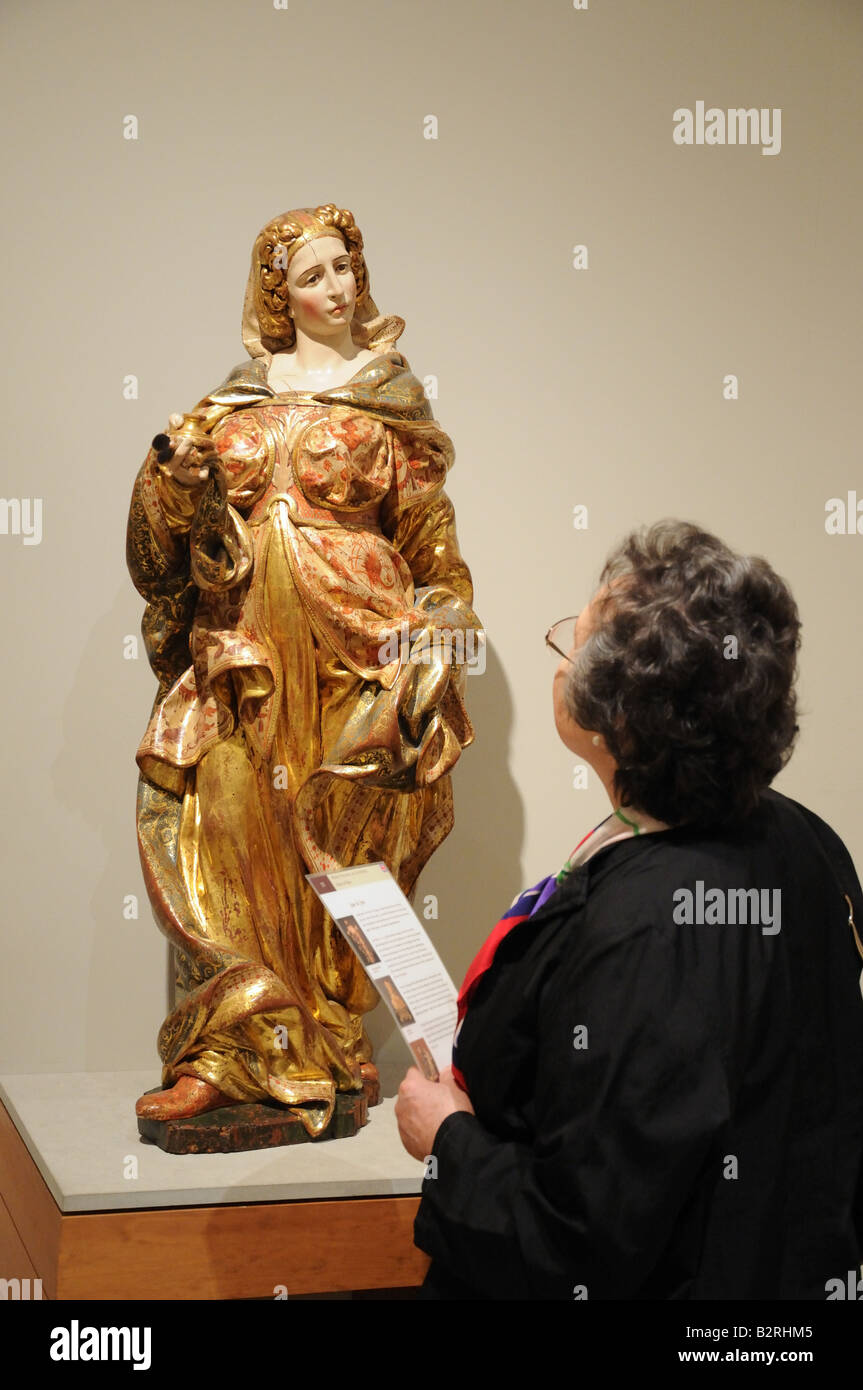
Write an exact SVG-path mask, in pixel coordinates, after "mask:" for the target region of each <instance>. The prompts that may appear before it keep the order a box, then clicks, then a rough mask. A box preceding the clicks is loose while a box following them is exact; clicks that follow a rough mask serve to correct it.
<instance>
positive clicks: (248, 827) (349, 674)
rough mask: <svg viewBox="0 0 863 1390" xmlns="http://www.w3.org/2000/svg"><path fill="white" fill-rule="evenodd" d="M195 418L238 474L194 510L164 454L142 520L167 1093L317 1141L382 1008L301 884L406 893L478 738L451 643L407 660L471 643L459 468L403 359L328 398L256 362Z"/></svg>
mask: <svg viewBox="0 0 863 1390" xmlns="http://www.w3.org/2000/svg"><path fill="white" fill-rule="evenodd" d="M193 413H194V414H195V415H196V417H197V419H198V420H199V422H200V424H201V428H202V429H204V430H205V431H206V432H208V433H209V434H210V437H211V440H212V444H213V446H214V447H215V450H216V452H217V454H218V457H219V460H220V467H219V468H218V469H214V470H211V477H210V479H209V481H208V482H207V483H206V484H204V485H201V486H198V487H196V488H194V489H189V488H185V487H183V486H182V485H181V484H179V483H178V482H176V480H174V479H173V478H172V477H171V476H170V475H169V473H168V471H167V470H166V469H165V468H164V467H163V466H160V465H159V463H158V460H157V458H156V456H155V453H153V452H152V451H151V453H150V454H149V455H148V458H147V460H146V461H145V463H144V465H143V467H142V469H141V472H140V473H139V475H138V479H137V482H136V485H135V491H134V495H133V500H132V510H131V514H130V519H129V546H128V556H129V567H130V570H131V573H132V577H133V579H134V582H135V585H136V587H137V588H138V590H139V592H140V593H141V594H142V595H143V596H144V598H146V599H147V602H148V607H147V610H146V613H145V617H144V623H143V631H144V635H145V639H146V642H147V648H148V652H149V655H150V660H151V664H152V665H153V668H154V670H155V671H156V673H157V675H158V676H159V680H160V688H159V693H158V696H157V699H156V703H155V706H154V710H153V715H152V718H151V720H150V724H149V727H148V729H147V732H146V734H145V735H144V738H143V740H142V743H141V746H140V748H139V750H138V764H139V767H140V770H141V783H140V788H139V802H138V826H139V843H140V848H141V858H142V865H143V868H144V874H145V878H146V881H147V886H148V891H149V894H150V898H151V902H152V904H153V907H154V910H155V913H156V917H157V920H158V921H159V924H160V926H161V927H162V929H163V931H165V933H166V935H167V936H168V938H169V939H170V940H171V942H172V943H173V944H174V945H175V947H176V948H177V959H178V965H179V973H180V983H181V985H182V986H183V989H184V991H185V994H184V997H183V998H182V999H181V1000H180V1002H179V1004H178V1005H177V1007H176V1008H175V1009H174V1010H173V1012H172V1013H171V1014H170V1015H169V1017H168V1018H167V1019H166V1020H165V1023H164V1024H163V1027H162V1030H161V1033H160V1036H159V1051H160V1055H161V1058H162V1061H163V1064H164V1066H163V1084H164V1085H166V1086H169V1085H172V1084H173V1083H174V1082H175V1081H176V1080H177V1078H178V1077H179V1076H181V1075H191V1076H196V1077H200V1078H202V1079H204V1080H206V1081H208V1082H210V1083H212V1084H213V1085H215V1086H217V1087H218V1088H219V1089H220V1090H221V1091H223V1092H224V1093H225V1094H226V1095H228V1096H230V1097H232V1098H234V1099H236V1100H243V1101H246V1100H259V1099H267V1098H274V1099H276V1100H278V1101H280V1102H282V1103H284V1104H287V1105H291V1106H297V1107H300V1108H299V1110H298V1113H299V1114H300V1116H301V1118H302V1120H303V1122H304V1124H305V1125H306V1128H307V1129H308V1130H309V1132H310V1133H316V1132H319V1131H320V1130H321V1129H322V1128H323V1127H324V1126H325V1125H326V1123H327V1122H328V1120H329V1117H330V1114H331V1113H332V1107H333V1104H334V1102H335V1094H336V1091H351V1090H354V1091H355V1090H357V1089H359V1088H360V1087H361V1084H362V1082H361V1077H360V1065H361V1063H362V1062H364V1061H368V1060H369V1059H370V1057H371V1050H370V1046H369V1043H368V1039H367V1037H366V1035H365V1031H364V1029H363V1014H364V1013H366V1012H367V1011H368V1010H369V1009H370V1008H372V1007H373V1006H374V1005H375V1003H376V1002H377V994H376V992H375V990H374V988H373V987H372V986H371V985H370V983H369V981H368V979H367V977H366V976H365V973H364V971H363V970H362V968H361V966H360V964H359V962H358V961H357V959H356V957H355V956H354V954H353V952H352V951H351V950H350V948H349V947H348V945H347V944H346V943H345V942H344V940H343V938H342V937H341V934H340V933H339V931H338V929H337V928H335V927H334V926H333V924H332V923H331V921H330V920H329V918H328V917H327V915H326V914H325V913H324V911H323V909H322V907H321V906H320V903H319V901H318V899H317V898H316V896H315V895H314V893H313V892H312V891H311V889H310V888H309V886H308V884H307V883H306V880H305V874H306V873H307V872H325V871H326V870H328V869H335V868H339V867H343V866H344V865H348V864H356V863H363V862H369V861H373V860H378V859H383V860H385V861H386V862H387V864H388V865H389V867H390V869H391V871H392V872H393V874H394V875H395V877H396V878H397V879H398V881H399V883H400V885H401V887H402V888H403V889H404V891H405V892H407V893H410V892H411V890H412V889H413V886H414V884H415V882H416V879H417V876H418V874H419V873H420V870H421V869H422V867H423V865H424V864H425V863H426V861H427V860H428V858H429V856H430V855H431V854H432V852H433V851H434V849H435V848H436V847H437V845H439V844H440V842H441V841H442V840H443V838H444V837H445V836H446V835H447V834H448V832H449V830H450V828H451V826H452V820H453V813H452V792H451V785H450V778H449V775H448V772H449V769H450V768H451V767H452V765H453V764H454V763H455V761H456V760H457V758H458V756H459V754H460V751H461V748H462V747H464V746H466V745H467V744H469V743H470V742H471V741H472V738H473V731H472V729H471V725H470V721H469V719H468V717H467V714H466V712H465V708H464V704H463V702H462V694H463V688H464V675H465V672H464V668H463V666H459V665H457V664H455V663H453V664H450V662H449V661H448V660H447V647H446V643H443V644H439V645H437V646H435V645H434V644H433V645H432V646H431V647H430V648H429V649H428V651H427V653H426V656H427V658H428V657H429V655H430V659H426V660H425V661H410V660H404V659H403V658H404V656H405V654H406V651H407V648H406V646H405V642H406V641H407V640H408V635H409V634H410V635H411V636H413V635H414V634H416V633H417V632H419V631H421V630H422V629H429V628H434V627H435V626H437V627H439V628H441V627H445V628H446V629H447V630H449V631H451V632H452V631H453V630H459V629H460V630H461V631H462V632H463V633H469V632H470V630H471V629H476V628H477V627H478V623H477V619H476V617H475V615H474V614H473V612H472V610H471V608H470V604H471V601H472V586H471V580H470V574H469V571H468V569H467V567H466V565H465V564H464V561H463V560H462V558H461V556H460V553H459V549H458V543H457V540H456V534H455V526H454V519H453V509H452V504H451V502H450V500H449V498H448V497H447V495H446V493H445V492H444V482H445V479H446V474H447V471H448V469H449V467H450V466H451V464H452V459H453V454H452V447H451V444H450V441H449V440H448V438H447V436H446V435H445V434H444V433H443V432H442V431H441V430H440V428H439V427H438V426H437V424H436V423H435V422H434V420H433V419H432V418H431V412H430V408H429V405H428V402H427V401H426V399H425V397H424V395H423V393H422V388H421V387H420V385H419V382H418V381H417V380H416V378H415V377H414V376H413V375H412V373H411V372H410V369H409V367H408V365H407V362H406V361H405V359H404V357H403V356H402V355H401V354H400V353H398V352H396V351H389V352H386V353H383V354H382V355H381V356H379V357H376V358H375V359H374V360H373V361H371V362H369V363H368V364H367V366H366V367H364V368H363V369H362V370H361V371H359V372H358V373H357V374H356V375H355V376H354V377H353V378H352V379H351V381H350V382H349V383H347V385H345V386H343V387H340V388H336V389H334V390H331V391H325V392H320V393H317V394H312V393H305V392H290V393H285V394H282V395H277V394H276V393H274V392H273V390H272V389H271V388H270V387H268V386H267V384H266V374H265V366H264V364H263V363H262V362H261V361H260V360H255V361H251V362H249V363H247V364H245V365H244V366H242V367H240V368H236V369H235V370H234V372H232V373H231V375H230V376H229V377H228V379H227V381H226V382H225V383H224V384H223V386H222V387H220V388H219V389H218V390H217V391H215V392H213V393H212V394H211V395H210V396H208V397H205V398H204V400H203V401H201V402H200V403H199V405H198V406H197V407H196V410H195V412H193ZM463 641H464V639H463ZM469 641H470V639H469V638H468V639H467V642H468V644H469ZM464 650H465V647H464V646H463V647H462V651H464ZM468 650H469V645H468ZM456 651H458V647H457V644H456ZM190 655H191V664H189V657H190Z"/></svg>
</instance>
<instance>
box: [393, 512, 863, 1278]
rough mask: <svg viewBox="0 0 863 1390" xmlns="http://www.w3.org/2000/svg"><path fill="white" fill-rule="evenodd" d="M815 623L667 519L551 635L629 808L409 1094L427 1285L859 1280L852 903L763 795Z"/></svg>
mask: <svg viewBox="0 0 863 1390" xmlns="http://www.w3.org/2000/svg"><path fill="white" fill-rule="evenodd" d="M799 632H800V621H799V617H798V613H797V608H796V605H795V603H794V600H793V598H792V595H791V593H790V592H789V589H788V587H787V585H786V584H785V583H784V581H783V580H782V579H780V578H779V577H778V576H777V575H776V573H775V572H774V571H773V569H772V568H771V567H770V566H769V565H768V564H767V563H766V561H764V560H762V559H758V558H755V557H751V556H745V555H737V554H735V553H734V552H733V551H731V550H730V549H729V548H728V547H727V546H726V545H724V544H723V543H722V542H721V541H719V540H718V539H717V538H716V537H715V536H712V535H709V534H708V533H706V532H705V531H703V530H701V529H700V528H699V527H696V526H693V525H688V524H684V523H681V522H664V523H659V524H657V525H656V526H654V527H652V528H650V529H649V530H646V531H644V532H642V533H635V534H633V535H631V536H630V537H628V538H627V539H626V540H625V541H624V542H623V543H622V544H621V545H620V546H619V547H618V548H617V549H616V550H615V551H614V552H613V553H612V555H611V556H610V557H609V559H608V561H607V563H606V565H605V569H604V571H603V574H602V576H601V581H600V586H599V588H598V590H597V592H596V594H595V595H594V597H593V599H592V600H591V602H590V603H589V604H588V606H587V607H586V608H584V610H583V611H582V612H581V613H580V614H579V615H578V617H577V619H576V618H571V619H564V620H563V621H562V622H561V623H558V624H556V625H555V627H554V628H552V629H550V631H549V633H548V634H547V637H546V641H547V642H548V644H549V646H551V647H552V648H553V650H554V651H555V652H556V654H557V657H558V663H559V664H558V666H557V670H556V673H555V676H554V686H553V705H554V718H555V724H556V727H557V731H558V733H559V735H560V738H561V740H562V741H563V743H564V744H565V746H566V747H567V748H568V749H569V750H571V752H573V753H575V754H576V756H577V757H578V758H579V759H581V760H582V761H584V762H586V763H589V764H590V765H591V767H592V768H593V769H594V771H595V773H596V776H597V777H598V778H599V780H600V781H601V783H602V785H603V786H604V788H605V790H606V792H607V794H608V798H609V801H610V803H611V806H612V812H611V814H610V815H609V816H608V817H607V819H606V820H604V821H603V822H602V823H601V824H600V825H599V826H597V827H596V828H595V829H594V830H593V831H591V832H590V833H589V834H587V835H585V836H584V838H583V840H581V841H580V842H579V844H578V845H577V846H576V848H575V850H574V851H573V854H572V855H571V857H570V859H569V860H568V861H567V863H566V864H565V865H564V866H563V868H562V869H561V870H560V872H559V873H557V874H554V875H551V876H549V877H548V878H547V879H544V880H542V882H541V883H539V884H537V885H536V887H534V888H532V889H528V890H527V891H526V892H525V893H523V894H522V895H521V897H520V898H519V899H518V900H517V901H516V902H515V903H514V904H513V905H512V907H511V908H510V909H509V911H508V912H506V913H505V915H504V917H503V918H502V919H501V920H500V922H499V923H498V925H497V927H496V928H495V929H494V930H493V932H492V934H491V936H490V937H489V939H488V940H487V942H486V943H485V945H484V946H483V947H482V949H481V950H480V952H479V954H478V955H477V957H476V959H475V961H474V962H473V964H472V965H471V967H470V968H469V970H468V973H467V976H466V978H465V982H464V985H463V987H462V991H461V995H460V998H459V1025H458V1029H457V1032H456V1040H457V1041H456V1046H455V1047H454V1050H453V1067H452V1072H445V1073H444V1074H443V1077H442V1079H441V1081H440V1082H431V1081H427V1080H426V1079H425V1078H424V1077H423V1076H422V1075H421V1074H420V1072H419V1071H418V1070H417V1069H416V1068H412V1069H411V1070H410V1071H409V1072H408V1074H407V1076H406V1077H405V1080H404V1082H403V1083H402V1087H401V1089H400V1092H399V1099H398V1102H397V1105H396V1115H397V1119H398V1122H399V1127H400V1132H401V1135H402V1140H403V1142H404V1144H405V1147H406V1148H407V1149H408V1151H409V1152H410V1153H411V1154H413V1156H414V1157H416V1158H420V1159H423V1158H427V1156H428V1157H433V1158H434V1159H435V1162H434V1164H433V1165H432V1164H430V1163H427V1169H428V1171H429V1173H430V1176H428V1177H427V1178H426V1180H425V1181H424V1183H423V1196H422V1202H421V1204H420V1209H419V1213H418V1216H417V1219H416V1224H415V1240H416V1243H417V1245H418V1246H419V1247H420V1248H421V1249H422V1250H424V1251H426V1252H427V1253H428V1254H429V1255H431V1257H432V1264H431V1268H430V1270H429V1273H428V1277H427V1280H426V1283H425V1285H424V1287H423V1296H424V1297H427V1298H469V1299H473V1298H491V1299H525V1298H527V1299H566V1300H571V1299H576V1300H581V1299H590V1300H596V1299H819V1300H820V1299H826V1298H829V1297H836V1296H837V1294H836V1292H835V1290H836V1289H837V1288H838V1289H839V1290H840V1293H839V1295H838V1296H840V1297H845V1294H844V1292H841V1290H844V1288H845V1287H846V1280H847V1278H848V1277H849V1273H848V1272H849V1271H851V1272H852V1274H853V1279H854V1283H855V1286H856V1278H857V1273H859V1267H860V1263H861V1256H863V999H861V992H860V970H861V956H863V945H861V941H860V935H859V932H860V924H861V923H863V897H861V890H860V884H859V882H858V878H857V874H856V873H855V870H854V866H853V864H852V862H851V859H850V857H849V855H848V852H847V850H846V849H845V846H844V845H843V843H842V841H841V840H840V839H839V837H838V835H837V834H836V833H835V831H833V830H832V829H830V827H829V826H828V825H826V824H825V822H824V821H823V820H821V819H819V817H818V816H816V815H815V814H813V812H811V811H809V810H807V809H806V807H804V806H801V805H799V804H798V803H797V802H795V801H792V800H790V799H789V798H788V797H786V796H783V795H780V794H779V793H778V792H776V791H774V790H772V789H771V787H770V784H771V782H772V781H773V779H774V777H775V776H776V774H777V773H778V772H779V771H780V769H781V768H782V767H783V766H784V765H785V763H786V762H787V760H788V758H789V756H790V754H791V750H792V747H793V744H794V741H795V738H796V734H797V724H796V700H795V693H794V685H795V679H796V659H797V650H798V646H799ZM432 1173H433V1176H432V1175H431V1174H432ZM855 1271H856V1273H854V1272H855ZM832 1291H833V1292H832Z"/></svg>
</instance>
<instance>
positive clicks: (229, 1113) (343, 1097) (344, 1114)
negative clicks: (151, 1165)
mask: <svg viewBox="0 0 863 1390" xmlns="http://www.w3.org/2000/svg"><path fill="white" fill-rule="evenodd" d="M159 1090H161V1087H159V1086H156V1087H155V1088H154V1090H153V1091H148V1092H147V1095H155V1094H156V1092H158V1091H159ZM380 1098H381V1087H380V1082H379V1081H377V1080H371V1079H369V1080H367V1081H365V1082H364V1083H363V1089H362V1091H357V1092H355V1093H348V1092H345V1093H344V1094H339V1095H337V1096H336V1104H335V1109H334V1110H333V1116H332V1119H331V1120H330V1123H329V1124H328V1125H327V1127H326V1129H325V1130H322V1131H321V1133H320V1134H318V1135H315V1136H314V1138H313V1137H312V1135H310V1134H309V1132H308V1130H307V1129H306V1128H305V1126H304V1124H303V1123H302V1121H301V1119H300V1117H299V1115H296V1114H295V1113H294V1112H293V1111H291V1110H288V1109H286V1107H285V1106H284V1105H276V1104H272V1105H267V1104H260V1105H259V1104H245V1105H226V1106H223V1107H222V1108H221V1109H219V1110H207V1111H205V1112H204V1114H203V1115H192V1116H190V1117H189V1118H188V1119H185V1120H142V1119H139V1120H138V1133H139V1134H140V1135H141V1138H142V1139H146V1140H148V1141H149V1142H150V1143H151V1144H158V1146H159V1148H160V1149H164V1151H165V1153H169V1154H236V1153H246V1152H247V1151H248V1150H249V1149H276V1148H280V1147H281V1146H282V1145H284V1144H305V1143H308V1142H312V1143H315V1144H320V1143H322V1142H324V1141H325V1140H327V1139H348V1138H350V1136H351V1135H352V1134H356V1132H357V1130H358V1129H362V1127H363V1125H364V1124H367V1123H368V1118H369V1106H370V1105H378V1104H379V1103H380Z"/></svg>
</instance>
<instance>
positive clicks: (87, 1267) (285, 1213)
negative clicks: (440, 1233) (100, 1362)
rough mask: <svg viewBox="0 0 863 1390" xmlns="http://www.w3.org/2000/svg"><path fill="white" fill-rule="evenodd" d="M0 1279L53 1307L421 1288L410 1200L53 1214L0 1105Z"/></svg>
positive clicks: (424, 1263) (422, 1264) (421, 1260)
mask: <svg viewBox="0 0 863 1390" xmlns="http://www.w3.org/2000/svg"><path fill="white" fill-rule="evenodd" d="M0 1197H1V1198H2V1200H0V1277H2V1278H5V1279H7V1280H12V1279H16V1278H17V1279H20V1280H25V1279H30V1280H31V1281H32V1280H34V1279H40V1280H41V1281H42V1289H43V1294H44V1297H46V1298H58V1299H86V1300H90V1299H124V1300H126V1299H143V1300H149V1299H227V1298H274V1297H277V1296H281V1297H284V1296H285V1292H282V1291H286V1293H287V1296H288V1297H293V1296H294V1295H297V1294H310V1295H314V1294H321V1293H338V1292H344V1291H349V1290H350V1291H356V1292H360V1291H363V1290H373V1289H382V1290H383V1289H408V1288H412V1287H416V1286H418V1285H419V1284H421V1283H422V1281H423V1278H424V1277H425V1271H426V1269H427V1268H428V1259H427V1257H426V1256H425V1255H423V1254H422V1253H421V1252H420V1251H419V1250H417V1249H416V1247H415V1246H414V1244H413V1220H414V1216H415V1214H416V1210H417V1206H418V1204H419V1198H418V1197H360V1198H333V1199H330V1200H327V1201H290V1202H257V1203H252V1204H236V1205H218V1206H206V1207H203V1206H201V1207H164V1208H160V1207H155V1208H137V1209H133V1210H128V1211H98V1212H81V1213H75V1214H67V1213H63V1212H61V1211H60V1209H59V1207H58V1206H57V1203H56V1202H55V1201H54V1198H53V1196H52V1195H51V1193H50V1191H49V1190H48V1187H47V1186H46V1184H45V1182H44V1179H43V1178H42V1175H41V1173H40V1172H39V1169H38V1168H37V1167H36V1164H35V1163H34V1161H33V1159H32V1157H31V1156H30V1153H29V1151H28V1149H27V1146H26V1144H25V1143H24V1141H23V1139H22V1138H21V1136H20V1135H19V1134H18V1131H17V1130H16V1128H15V1126H14V1125H13V1123H12V1121H11V1119H10V1118H9V1115H8V1113H7V1111H6V1109H5V1107H4V1106H2V1105H0Z"/></svg>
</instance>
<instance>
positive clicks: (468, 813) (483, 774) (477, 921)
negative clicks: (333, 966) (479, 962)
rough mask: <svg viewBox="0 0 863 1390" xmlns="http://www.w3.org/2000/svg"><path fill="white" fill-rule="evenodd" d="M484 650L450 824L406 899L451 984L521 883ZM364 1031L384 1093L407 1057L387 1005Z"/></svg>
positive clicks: (469, 687) (515, 797) (496, 692)
mask: <svg viewBox="0 0 863 1390" xmlns="http://www.w3.org/2000/svg"><path fill="white" fill-rule="evenodd" d="M485 651H486V667H485V670H484V671H483V673H482V674H481V675H476V676H468V679H467V683H466V694H465V703H466V705H467V711H468V714H469V715H470V719H471V723H472V724H473V727H474V733H475V739H474V742H473V743H472V744H471V745H470V747H469V748H465V749H464V751H463V752H462V755H461V758H460V759H459V761H458V763H457V764H456V766H455V768H454V769H453V773H452V784H453V797H454V801H455V825H454V827H453V829H452V831H451V833H450V835H449V836H448V838H447V839H446V840H444V842H443V844H442V845H441V847H440V849H439V850H438V851H437V852H436V854H435V855H434V856H433V857H432V858H431V859H430V860H429V862H428V864H427V865H426V867H425V869H424V870H423V873H422V874H421V876H420V879H419V883H418V884H417V889H416V893H415V894H414V903H413V905H414V910H415V911H416V913H417V916H418V917H419V918H420V921H421V922H422V923H423V926H424V927H425V928H426V930H427V931H428V933H429V936H430V937H431V939H432V941H433V942H434V945H435V947H436V948H437V950H438V953H439V954H440V956H441V957H442V959H443V962H444V965H445V966H446V968H447V970H448V971H449V974H450V975H451V976H452V978H453V980H454V981H455V984H456V987H457V988H458V987H459V986H460V985H461V982H462V979H463V978H464V974H465V971H466V969H467V967H468V965H469V964H470V962H471V961H472V960H473V957H474V956H475V955H476V953H477V951H478V950H479V948H480V946H481V945H482V943H483V941H484V940H485V938H486V937H487V936H488V934H489V932H490V931H491V929H492V927H494V926H495V924H496V923H497V921H498V919H499V918H500V917H502V916H503V914H504V912H505V911H506V909H507V908H508V907H509V905H510V903H511V902H512V900H513V898H514V897H515V896H516V894H517V893H519V892H520V891H521V889H522V888H523V887H524V884H523V883H522V878H521V851H522V844H523V839H524V824H525V813H524V807H523V804H522V799H521V795H520V793H519V790H518V788H517V787H516V785H515V782H514V781H513V779H512V776H511V774H510V771H509V744H510V736H511V729H512V722H513V702H512V695H511V692H510V688H509V683H508V681H507V678H506V674H505V672H504V670H503V667H502V666H501V663H500V660H499V659H498V656H497V652H496V651H495V649H494V646H493V645H492V644H491V643H490V642H487V643H486V648H485ZM430 898H433V899H434V900H436V901H430ZM435 912H437V916H436V917H435V916H434V915H433V914H434V913H435ZM368 1032H369V1036H370V1037H371V1039H372V1042H373V1043H374V1045H375V1059H376V1061H377V1065H378V1068H379V1070H380V1073H381V1083H382V1091H383V1094H384V1095H385V1096H389V1095H394V1094H395V1092H396V1091H397V1090H398V1087H399V1083H400V1082H401V1080H402V1077H403V1076H404V1074H405V1071H406V1070H407V1068H408V1067H409V1066H411V1065H412V1060H411V1057H410V1054H409V1053H408V1051H407V1048H406V1047H405V1045H404V1043H403V1042H402V1041H401V1037H400V1035H399V1032H398V1029H397V1028H396V1025H395V1023H394V1022H393V1020H392V1017H391V1015H390V1013H389V1010H388V1009H387V1008H386V1005H384V1004H381V1005H380V1006H379V1007H378V1008H377V1009H376V1010H375V1011H374V1013H373V1014H372V1015H371V1017H370V1019H369V1023H368Z"/></svg>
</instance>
